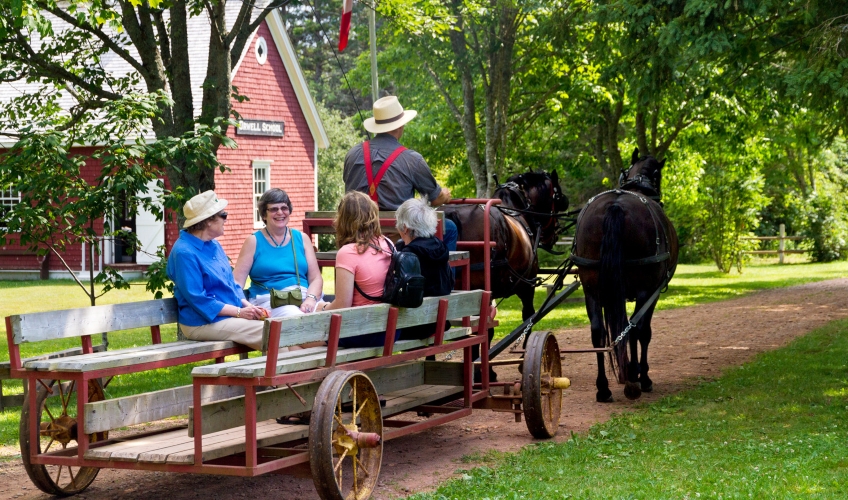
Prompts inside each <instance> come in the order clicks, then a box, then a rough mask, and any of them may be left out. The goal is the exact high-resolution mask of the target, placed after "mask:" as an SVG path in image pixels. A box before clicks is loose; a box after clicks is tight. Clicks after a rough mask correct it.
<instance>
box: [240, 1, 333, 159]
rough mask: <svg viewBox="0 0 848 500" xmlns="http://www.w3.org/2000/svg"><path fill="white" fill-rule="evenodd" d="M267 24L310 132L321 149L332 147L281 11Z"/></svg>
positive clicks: (266, 19)
mask: <svg viewBox="0 0 848 500" xmlns="http://www.w3.org/2000/svg"><path fill="white" fill-rule="evenodd" d="M265 22H267V23H268V28H269V29H270V30H271V36H272V37H273V38H274V44H275V45H276V46H277V51H278V52H279V53H280V57H282V59H283V65H284V66H285V67H286V73H288V74H289V78H290V79H291V83H292V87H294V93H295V95H297V100H298V102H299V103H300V108H301V109H302V110H303V115H304V116H305V117H306V123H307V124H308V125H309V130H310V131H311V132H312V137H313V138H314V139H315V144H316V145H317V146H318V147H319V148H321V149H327V147H328V146H329V145H330V138H329V137H327V131H326V130H324V124H323V123H322V122H321V117H320V116H318V109H317V108H316V107H315V101H313V100H312V95H311V94H310V93H309V87H307V86H306V80H304V79H303V71H302V70H301V69H300V64H299V63H298V62H297V55H296V54H295V52H294V47H292V43H291V40H289V35H288V34H287V33H286V26H285V23H284V22H283V18H282V17H280V13H279V11H278V10H277V9H274V10H272V11H271V12H270V13H269V14H268V16H267V17H266V18H265ZM233 76H235V73H233Z"/></svg>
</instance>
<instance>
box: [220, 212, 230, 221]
mask: <svg viewBox="0 0 848 500" xmlns="http://www.w3.org/2000/svg"><path fill="white" fill-rule="evenodd" d="M227 215H229V214H228V213H227V212H221V213H219V214H218V217H220V218H222V219H224V220H227Z"/></svg>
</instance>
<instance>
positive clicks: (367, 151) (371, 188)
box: [362, 141, 406, 205]
mask: <svg viewBox="0 0 848 500" xmlns="http://www.w3.org/2000/svg"><path fill="white" fill-rule="evenodd" d="M404 151H406V148H405V147H403V146H399V147H398V148H397V149H395V150H394V151H392V154H390V155H389V157H388V158H386V161H385V162H384V163H383V166H382V167H380V171H379V172H377V176H376V177H374V171H373V169H372V168H371V146H370V145H369V143H368V141H365V142H363V143H362V155H363V157H364V158H365V175H367V176H368V196H370V197H371V199H372V200H374V203H377V204H378V205H379V201H378V199H377V185H379V184H380V180H382V179H383V175H384V174H385V173H386V171H387V170H388V169H389V167H391V166H392V162H393V161H395V159H397V157H398V156H400V154H401V153H403V152H404Z"/></svg>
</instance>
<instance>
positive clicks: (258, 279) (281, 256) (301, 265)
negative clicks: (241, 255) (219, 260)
mask: <svg viewBox="0 0 848 500" xmlns="http://www.w3.org/2000/svg"><path fill="white" fill-rule="evenodd" d="M290 231H291V236H292V237H291V238H289V243H288V244H287V245H285V246H282V247H280V246H273V245H271V244H270V243H268V240H266V239H265V235H264V233H263V231H256V232H255V233H254V236H255V237H256V250H254V252H253V265H252V266H251V268H250V272H249V273H248V276H250V281H251V283H252V284H251V285H250V288H248V292H249V293H250V297H258V296H260V295H268V294H269V293H271V292H270V291H269V289H277V290H282V289H284V288H287V287H290V286H292V285H297V281H298V278H297V276H295V274H294V270H295V262H294V256H293V255H292V245H294V249H295V252H296V253H297V270H298V273H299V274H300V285H301V286H304V287H308V286H309V281H308V280H307V277H308V276H309V274H308V272H309V264H307V263H306V253H305V252H304V250H303V236H302V235H301V233H300V231H298V230H297V229H290ZM257 283H261V284H262V286H259V285H257Z"/></svg>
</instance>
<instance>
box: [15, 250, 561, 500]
mask: <svg viewBox="0 0 848 500" xmlns="http://www.w3.org/2000/svg"><path fill="white" fill-rule="evenodd" d="M454 261H455V262H457V263H459V264H460V265H467V255H466V256H463V255H461V254H460V255H457V256H455V258H454ZM489 307H490V293H489V292H486V291H484V290H470V291H468V290H466V291H456V292H453V293H452V294H451V295H448V296H444V297H428V298H425V300H424V303H423V305H422V306H421V307H418V308H414V309H413V308H410V309H406V308H395V307H391V306H389V305H388V304H377V305H369V306H362V307H356V308H348V309H341V310H334V311H327V312H319V313H313V314H309V315H303V316H298V317H292V318H281V319H268V320H265V331H264V337H263V350H262V352H261V353H259V354H261V355H260V356H258V357H248V358H246V359H238V360H234V361H226V360H225V359H224V358H225V356H228V355H233V354H244V353H246V352H247V349H246V348H244V347H243V346H239V345H236V344H233V343H231V342H196V341H176V342H164V343H163V342H162V339H161V334H160V326H161V325H166V324H172V323H175V322H176V321H177V306H176V302H175V300H174V299H165V300H151V301H145V302H137V303H129V304H118V305H109V306H96V307H88V308H82V309H71V310H65V311H54V312H42V313H33V314H23V315H14V316H9V317H7V318H6V331H7V339H8V345H9V354H10V375H11V376H12V377H14V378H20V379H24V381H25V382H24V383H25V388H26V397H25V401H24V405H23V407H22V416H21V433H20V442H21V453H22V459H23V462H24V466H25V468H26V470H27V473H28V474H29V476H30V478H31V479H32V481H33V483H34V484H35V485H36V486H38V488H40V489H41V490H43V491H45V492H47V493H51V494H57V495H71V494H75V493H79V492H81V491H83V490H84V489H85V488H86V487H88V486H89V485H90V484H91V482H92V481H94V479H95V477H96V476H97V474H98V472H99V470H100V469H102V468H115V469H133V470H149V471H168V472H191V473H200V474H223V475H233V476H248V477H249V476H257V475H261V474H266V473H270V472H275V471H280V470H284V469H287V468H290V467H292V466H296V465H299V464H305V463H309V464H310V468H311V471H312V475H313V479H314V482H315V486H316V489H317V491H318V493H319V495H320V496H321V498H328V499H329V498H334V499H335V498H367V497H368V496H370V494H371V492H372V491H373V489H374V487H375V486H376V484H377V480H378V477H379V470H380V464H381V459H382V444H383V442H384V441H386V440H388V439H394V438H398V437H401V436H404V435H407V434H410V433H413V432H417V431H420V430H424V429H427V428H430V427H433V426H436V425H440V424H443V423H446V422H450V421H453V420H456V419H459V418H462V417H465V416H468V415H470V414H471V412H472V409H474V408H486V409H493V410H498V411H507V412H512V413H514V414H515V415H516V421H520V420H521V415H522V414H523V415H524V417H525V420H526V423H527V426H528V429H529V430H530V431H531V433H532V434H533V435H534V436H536V437H540V438H546V437H551V436H553V435H554V434H555V433H556V431H557V427H558V422H559V415H560V408H561V398H562V389H564V388H567V387H568V385H569V381H568V379H566V378H564V377H562V370H561V366H560V354H559V350H558V347H557V344H556V339H555V338H554V337H553V335H551V334H550V333H548V332H534V333H533V334H532V335H531V336H530V339H529V342H528V344H527V347H526V354H525V356H524V361H523V367H522V373H523V376H522V379H521V380H520V381H518V382H501V383H490V381H489V380H488V363H489V356H488V341H487V336H486V332H485V330H486V328H487V326H488V323H487V322H486V321H485V318H488V317H489ZM478 318H483V319H484V320H477V319H478ZM446 320H455V321H454V323H453V324H455V325H457V326H455V327H452V328H450V329H446V327H445V325H446ZM417 325H432V328H433V335H432V336H430V337H429V338H427V339H424V340H405V341H398V342H395V341H394V338H395V333H396V331H397V329H400V328H406V327H411V326H417ZM137 328H149V329H150V332H151V336H150V338H151V344H149V345H144V346H138V347H132V348H127V349H119V350H111V351H108V352H96V347H97V346H93V345H92V341H91V338H92V335H99V334H101V333H104V332H108V333H110V334H112V335H114V334H120V332H122V331H126V330H129V329H137ZM377 332H385V345H384V346H382V347H368V348H341V347H340V346H339V341H340V339H345V338H349V337H355V336H358V335H367V334H373V333H377ZM67 338H78V339H79V340H80V344H81V347H80V348H81V350H82V354H80V355H77V356H73V357H65V358H48V359H29V360H25V359H22V358H21V355H20V346H21V345H22V344H26V343H31V342H43V341H50V340H54V339H67ZM310 342H324V343H326V346H323V347H311V348H307V349H298V350H288V348H289V347H293V346H299V345H303V344H306V343H310ZM475 346H476V347H479V350H480V352H481V353H482V355H481V357H480V360H479V361H478V363H479V365H480V367H481V368H482V369H481V370H480V373H481V374H482V379H481V381H480V382H477V383H475V382H474V375H473V373H474V362H473V360H472V356H471V349H472V347H475ZM456 350H461V351H462V353H463V356H462V361H461V362H456V361H428V360H427V359H425V358H426V357H428V356H437V355H444V354H445V353H448V352H451V351H456ZM242 357H243V356H242ZM440 357H441V358H444V356H440ZM208 360H214V361H215V363H214V364H206V365H201V366H196V367H194V368H193V369H192V372H191V375H192V380H191V384H188V385H185V386H181V387H175V388H170V389H165V390H160V391H154V392H148V393H142V394H135V395H131V396H126V397H120V398H110V397H109V396H108V386H109V384H110V382H111V381H112V379H113V378H114V377H119V376H125V375H130V374H138V373H152V371H153V370H157V369H160V368H167V367H174V366H178V365H184V364H187V363H196V362H199V361H208ZM50 396H58V397H50ZM186 414H187V415H188V417H189V418H188V422H187V424H174V425H170V426H165V427H163V428H157V429H156V430H139V431H135V432H133V431H121V432H120V435H116V430H118V429H124V428H126V427H128V426H133V425H135V424H141V423H145V422H153V421H160V420H162V419H165V418H167V417H172V416H178V415H186ZM419 414H420V415H427V418H422V417H420V416H418V415H419ZM413 416H414V417H413ZM306 422H308V425H304V424H305V423H306Z"/></svg>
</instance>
